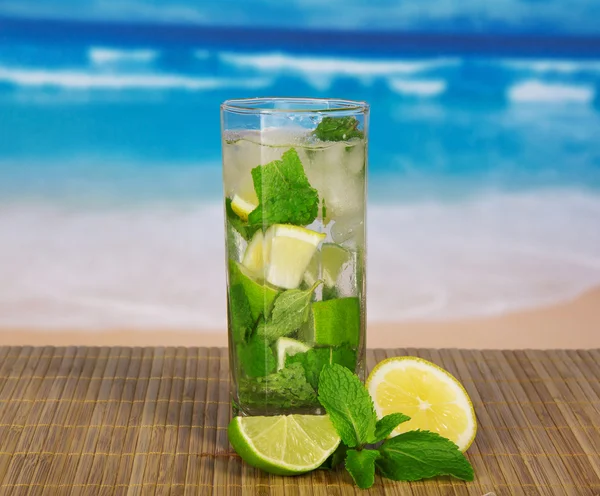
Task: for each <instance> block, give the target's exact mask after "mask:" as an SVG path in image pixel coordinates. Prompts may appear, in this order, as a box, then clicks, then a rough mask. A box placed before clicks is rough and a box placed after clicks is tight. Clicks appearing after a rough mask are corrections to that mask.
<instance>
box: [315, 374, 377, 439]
mask: <svg viewBox="0 0 600 496" xmlns="http://www.w3.org/2000/svg"><path fill="white" fill-rule="evenodd" d="M319 401H320V402H321V405H323V407H324V408H325V410H326V411H327V413H328V414H329V417H330V418H331V422H332V423H333V425H334V427H335V428H336V430H337V431H338V434H339V435H340V437H341V438H342V441H343V442H344V444H346V446H348V447H349V448H355V447H360V446H362V445H364V444H366V443H368V442H369V441H370V440H371V439H373V437H374V436H375V424H376V422H377V417H376V416H375V408H374V407H373V400H372V399H371V396H370V395H369V392H368V391H367V389H366V388H365V386H364V385H363V383H362V382H360V379H359V378H358V376H356V375H355V374H353V373H352V372H350V371H349V370H348V369H347V368H345V367H342V366H341V365H337V364H334V365H325V366H324V367H323V370H322V371H321V375H320V378H319Z"/></svg>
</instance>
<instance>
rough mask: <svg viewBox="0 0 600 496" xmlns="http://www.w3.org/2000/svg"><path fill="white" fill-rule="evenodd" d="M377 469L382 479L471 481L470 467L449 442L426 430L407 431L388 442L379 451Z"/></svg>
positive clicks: (454, 445) (471, 469) (456, 448)
mask: <svg viewBox="0 0 600 496" xmlns="http://www.w3.org/2000/svg"><path fill="white" fill-rule="evenodd" d="M379 453H380V454H381V457H380V458H379V459H378V460H377V468H378V469H379V472H380V473H381V475H383V476H384V477H387V478H388V479H393V480H397V481H416V480H420V479H427V478H429V477H435V476H438V475H452V476H454V477H456V478H458V479H462V480H466V481H472V480H473V477H474V474H473V467H472V466H471V464H470V463H469V461H468V460H467V459H466V458H465V456H464V455H463V454H462V453H461V451H460V450H459V449H458V446H456V444H454V443H453V442H452V441H450V440H449V439H446V438H444V437H442V436H440V435H439V434H436V433H434V432H429V431H420V430H416V431H409V432H405V433H403V434H400V435H398V436H396V437H393V438H391V439H388V440H387V441H385V442H384V443H383V444H382V445H381V447H380V448H379Z"/></svg>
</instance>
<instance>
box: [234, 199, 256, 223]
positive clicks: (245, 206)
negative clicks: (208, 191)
mask: <svg viewBox="0 0 600 496" xmlns="http://www.w3.org/2000/svg"><path fill="white" fill-rule="evenodd" d="M257 205H258V202H256V203H253V202H252V201H248V200H245V199H244V198H242V197H241V196H239V195H233V198H232V199H231V209H232V210H233V211H234V212H235V213H236V214H237V215H238V217H239V218H240V219H242V220H243V221H247V220H248V215H250V212H252V210H254V209H255V208H256V207H257Z"/></svg>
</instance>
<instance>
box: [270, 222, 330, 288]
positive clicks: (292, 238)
mask: <svg viewBox="0 0 600 496" xmlns="http://www.w3.org/2000/svg"><path fill="white" fill-rule="evenodd" d="M265 238H268V240H267V241H266V245H268V248H266V249H265V260H266V262H267V263H268V268H267V269H266V277H265V279H266V280H267V281H268V282H270V283H271V284H274V285H275V286H279V287H281V288H285V289H294V288H297V287H298V286H300V283H301V282H302V277H303V276H304V273H305V271H306V268H307V267H308V264H309V263H310V260H311V259H312V257H313V255H314V254H315V252H316V251H317V247H318V246H319V243H320V242H321V241H323V239H324V238H325V234H321V233H318V232H316V231H311V230H310V229H305V228H304V227H299V226H292V225H288V224H274V225H272V226H271V227H270V228H269V229H268V230H267V232H266V233H265ZM269 241H270V242H269Z"/></svg>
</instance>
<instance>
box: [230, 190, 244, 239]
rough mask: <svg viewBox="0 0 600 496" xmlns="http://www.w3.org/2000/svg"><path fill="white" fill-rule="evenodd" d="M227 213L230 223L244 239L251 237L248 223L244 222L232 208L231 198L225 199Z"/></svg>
mask: <svg viewBox="0 0 600 496" xmlns="http://www.w3.org/2000/svg"><path fill="white" fill-rule="evenodd" d="M225 215H226V216H227V220H228V222H229V225H230V226H231V227H233V228H234V229H235V230H236V231H237V232H238V233H240V234H241V236H242V237H243V238H244V239H249V238H250V230H249V229H248V224H247V223H246V222H244V221H243V220H242V219H240V218H239V217H238V214H236V213H235V212H234V211H233V208H231V198H226V199H225Z"/></svg>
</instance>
